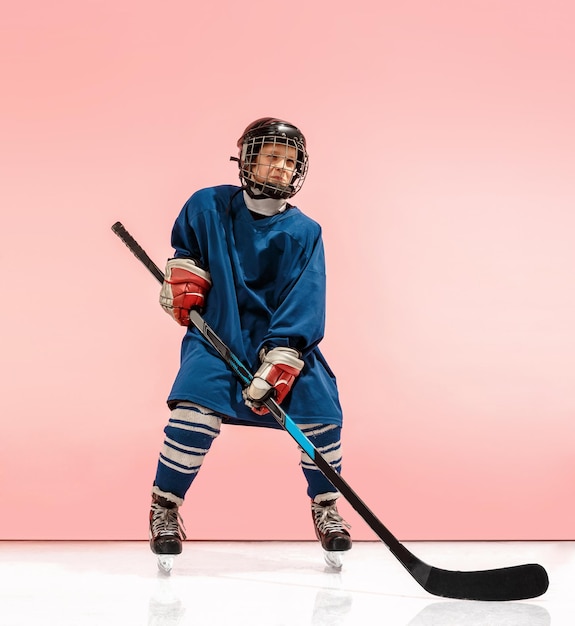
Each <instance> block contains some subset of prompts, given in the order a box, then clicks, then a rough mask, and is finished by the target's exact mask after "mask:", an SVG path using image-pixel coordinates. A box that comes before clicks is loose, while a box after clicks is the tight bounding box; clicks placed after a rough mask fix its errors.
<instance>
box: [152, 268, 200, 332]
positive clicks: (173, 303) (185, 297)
mask: <svg viewBox="0 0 575 626" xmlns="http://www.w3.org/2000/svg"><path fill="white" fill-rule="evenodd" d="M211 286H212V281H211V277H210V274H209V272H206V270H203V269H202V268H201V267H198V265H197V264H196V262H195V261H194V260H193V259H184V258H178V259H170V260H169V261H168V263H167V264H166V272H165V276H164V283H163V284H162V290H161V291H160V304H161V305H162V308H163V309H164V311H166V313H169V314H170V315H171V316H172V317H173V318H174V319H175V320H176V322H178V324H181V325H182V326H187V325H188V324H189V323H190V318H189V313H190V309H201V308H202V307H203V306H204V304H205V302H206V295H207V293H208V291H209V290H210V287H211Z"/></svg>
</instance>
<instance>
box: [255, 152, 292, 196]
mask: <svg viewBox="0 0 575 626" xmlns="http://www.w3.org/2000/svg"><path fill="white" fill-rule="evenodd" d="M296 163H297V150H296V149H295V148H294V147H292V146H288V145H286V144H283V143H264V145H263V146H262V148H261V150H260V151H259V153H258V155H257V157H256V162H255V164H254V165H253V166H252V175H253V177H254V180H255V181H256V182H258V183H262V184H265V183H268V184H270V185H273V186H275V187H287V186H288V185H289V184H290V183H291V181H292V178H293V175H294V172H295V169H296Z"/></svg>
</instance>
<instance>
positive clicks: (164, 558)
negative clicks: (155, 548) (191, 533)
mask: <svg viewBox="0 0 575 626" xmlns="http://www.w3.org/2000/svg"><path fill="white" fill-rule="evenodd" d="M172 567H174V557H173V556H172V555H171V554H161V555H159V556H158V569H159V570H160V572H161V573H162V574H169V573H170V572H171V571H172Z"/></svg>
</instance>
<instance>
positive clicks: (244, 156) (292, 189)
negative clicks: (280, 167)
mask: <svg viewBox="0 0 575 626" xmlns="http://www.w3.org/2000/svg"><path fill="white" fill-rule="evenodd" d="M268 144H272V145H273V146H275V145H279V146H282V148H281V149H280V150H279V151H278V152H279V153H280V154H281V152H282V151H284V150H287V147H291V148H294V150H295V152H296V162H295V166H294V171H293V175H292V177H291V180H290V181H289V183H288V184H287V185H281V184H278V182H277V181H273V180H268V179H267V178H265V179H264V180H259V181H258V180H256V179H255V178H254V173H253V169H254V167H255V166H256V165H257V160H258V155H259V153H260V152H261V149H262V148H263V146H264V145H268ZM286 146H287V147H286ZM238 147H239V148H240V155H239V167H240V179H241V180H242V183H243V186H244V187H245V188H246V191H247V192H248V193H249V194H250V196H252V197H254V198H257V197H262V196H263V197H266V198H274V199H287V198H291V197H292V196H294V195H295V194H296V193H297V192H298V191H299V190H300V189H301V187H302V185H303V183H304V180H305V177H306V175H307V170H308V154H307V152H306V146H305V138H304V136H303V135H302V134H301V132H300V131H299V130H298V129H297V128H296V127H295V126H292V125H291V124H288V123H287V122H282V121H281V120H276V119H273V118H264V119H263V120H258V121H257V122H254V123H253V124H252V125H251V126H249V127H248V129H246V131H245V132H244V134H243V135H242V137H241V138H240V140H239V141H238Z"/></svg>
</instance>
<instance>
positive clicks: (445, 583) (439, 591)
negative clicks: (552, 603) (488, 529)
mask: <svg viewBox="0 0 575 626" xmlns="http://www.w3.org/2000/svg"><path fill="white" fill-rule="evenodd" d="M414 577H415V578H416V580H417V576H414ZM418 582H419V583H420V584H421V585H422V586H423V588H424V589H425V590H426V591H428V592H429V593H431V594H433V595H436V596H442V597H447V598H456V599H459V600H484V601H495V602H501V601H508V600H526V599H528V598H536V597H538V596H540V595H542V594H544V593H545V592H546V591H547V588H548V587H549V578H548V576H547V572H546V571H545V569H544V568H543V567H542V566H541V565H538V564H528V565H516V566H514V567H503V568H501V569H491V570H483V571H477V572H458V571H449V570H444V569H439V568H436V567H431V568H430V571H429V575H428V577H427V580H426V581H420V580H418Z"/></svg>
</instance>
